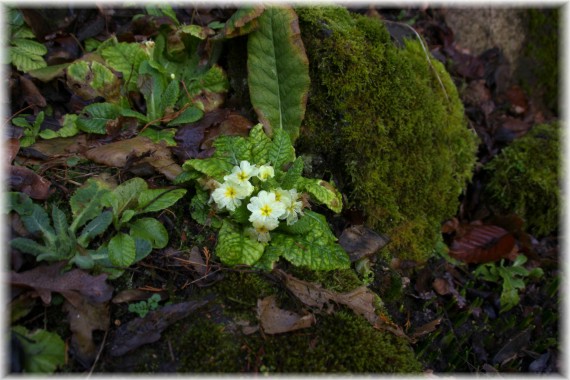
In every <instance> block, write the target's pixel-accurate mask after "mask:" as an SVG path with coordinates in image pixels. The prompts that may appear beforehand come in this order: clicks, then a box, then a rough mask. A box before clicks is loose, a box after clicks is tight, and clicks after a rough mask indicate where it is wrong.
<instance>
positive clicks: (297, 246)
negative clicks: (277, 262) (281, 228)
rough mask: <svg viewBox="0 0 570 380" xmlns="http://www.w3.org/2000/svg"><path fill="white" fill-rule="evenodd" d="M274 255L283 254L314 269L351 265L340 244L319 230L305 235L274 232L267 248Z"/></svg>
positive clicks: (297, 264) (300, 264)
mask: <svg viewBox="0 0 570 380" xmlns="http://www.w3.org/2000/svg"><path fill="white" fill-rule="evenodd" d="M267 250H269V254H270V255H273V256H283V257H284V258H285V259H287V260H288V261H289V262H291V263H292V264H294V265H296V266H304V267H307V268H309V269H312V270H326V271H328V270H334V269H344V268H349V267H350V258H349V257H348V254H347V253H346V252H345V251H344V249H342V247H341V246H340V245H338V244H337V243H334V242H332V241H331V240H328V239H324V238H323V236H322V235H320V234H319V233H318V232H317V231H313V232H311V233H307V234H303V235H294V236H293V235H287V234H283V233H279V232H275V233H273V234H272V238H271V244H270V245H269V247H268V248H267Z"/></svg>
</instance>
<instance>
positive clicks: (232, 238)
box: [177, 124, 350, 270]
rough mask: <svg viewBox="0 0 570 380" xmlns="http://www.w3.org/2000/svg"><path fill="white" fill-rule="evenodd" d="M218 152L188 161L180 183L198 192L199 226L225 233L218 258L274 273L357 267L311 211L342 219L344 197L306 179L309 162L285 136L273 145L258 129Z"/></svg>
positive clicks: (224, 139) (223, 142) (195, 212)
mask: <svg viewBox="0 0 570 380" xmlns="http://www.w3.org/2000/svg"><path fill="white" fill-rule="evenodd" d="M214 147H215V148H216V150H215V152H214V154H213V155H212V156H211V157H209V158H204V159H191V160H188V161H186V162H185V163H184V165H183V169H184V172H183V173H182V174H181V175H180V176H179V178H177V181H178V182H179V183H180V182H184V181H193V183H194V185H195V186H196V195H195V196H194V198H193V199H192V202H191V208H192V210H191V211H192V216H193V217H194V219H196V220H197V221H198V222H200V223H202V224H208V225H210V226H212V227H221V228H220V231H219V233H218V242H217V245H216V255H217V257H218V258H219V259H220V260H221V261H222V263H224V264H225V265H229V266H235V265H250V266H254V267H257V268H260V269H264V270H271V269H272V268H273V266H274V264H275V263H276V262H277V261H278V260H279V258H280V257H283V258H285V259H286V260H288V261H289V262H291V263H293V264H294V265H299V266H305V267H308V268H310V269H315V270H333V269H340V268H348V267H349V266H350V260H349V257H348V255H347V253H346V252H345V251H344V250H343V249H342V247H341V246H340V245H339V244H338V243H337V239H336V237H335V236H334V234H333V233H332V231H331V230H330V227H329V225H328V223H327V222H326V219H325V217H324V216H323V215H320V214H318V213H316V212H313V211H310V210H306V207H307V206H309V200H311V201H313V202H316V203H319V204H323V205H325V206H327V207H328V208H329V209H331V210H332V211H334V212H340V211H341V209H342V198H341V197H340V193H339V192H338V191H337V190H336V189H335V188H334V186H333V185H332V184H330V183H328V182H326V181H323V180H317V179H308V178H304V177H302V175H301V173H302V171H303V161H302V160H301V159H296V157H295V149H294V148H293V145H292V143H291V140H290V139H289V136H288V135H287V134H286V133H285V132H284V131H281V130H276V131H274V134H273V138H269V137H268V136H267V135H266V134H265V132H264V131H263V127H262V125H261V124H258V125H256V126H255V127H253V129H252V130H251V132H250V134H249V136H248V137H242V136H220V137H218V138H217V139H216V141H215V142H214ZM286 168H288V169H286ZM289 171H291V172H289ZM206 210H208V212H207V217H206V212H205V211H206ZM296 242H299V244H297V243H296Z"/></svg>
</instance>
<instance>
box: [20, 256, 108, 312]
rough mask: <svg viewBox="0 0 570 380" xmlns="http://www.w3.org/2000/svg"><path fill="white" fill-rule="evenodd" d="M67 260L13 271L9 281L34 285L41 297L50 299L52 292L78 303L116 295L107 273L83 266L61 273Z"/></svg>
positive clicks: (100, 300)
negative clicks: (88, 270)
mask: <svg viewBox="0 0 570 380" xmlns="http://www.w3.org/2000/svg"><path fill="white" fill-rule="evenodd" d="M64 266H65V262H57V263H54V264H51V265H41V266H37V267H35V268H34V269H31V270H29V271H26V272H21V273H16V272H11V274H10V283H11V284H12V285H13V286H21V287H27V288H32V289H34V290H35V291H36V292H37V293H38V295H39V296H40V298H41V299H42V301H43V302H44V303H46V304H49V303H50V302H51V293H52V292H57V293H60V294H61V295H63V296H64V297H65V298H66V299H67V300H68V301H69V302H70V303H71V304H73V305H74V306H76V307H79V305H81V302H82V300H83V299H84V298H85V299H87V300H88V301H89V302H92V303H101V302H106V301H108V300H110V299H111V297H112V295H113V287H112V286H111V285H109V284H107V283H106V282H105V280H106V279H107V275H106V274H100V275H98V276H91V275H90V274H88V273H86V272H84V271H83V270H81V269H72V270H70V271H69V272H64V273H62V269H63V267H64Z"/></svg>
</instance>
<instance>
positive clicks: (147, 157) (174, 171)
mask: <svg viewBox="0 0 570 380" xmlns="http://www.w3.org/2000/svg"><path fill="white" fill-rule="evenodd" d="M85 157H86V158H88V159H89V160H91V161H94V162H96V163H98V164H103V165H107V166H111V167H116V168H125V169H126V168H128V167H129V166H132V167H136V166H140V165H145V164H146V165H150V166H152V167H153V168H154V169H155V170H156V171H157V172H159V173H161V174H163V175H164V176H165V177H166V178H167V179H169V180H171V181H172V180H174V178H176V176H178V174H180V173H182V168H181V167H180V165H178V164H177V163H176V162H174V161H173V160H172V155H171V152H170V149H169V148H168V147H167V146H165V145H162V144H157V143H154V142H152V140H150V139H149V138H147V137H143V136H137V137H134V138H132V139H127V140H121V141H116V142H113V143H110V144H107V145H103V146H99V147H97V148H93V149H90V150H88V151H87V152H85ZM129 168H130V167H129Z"/></svg>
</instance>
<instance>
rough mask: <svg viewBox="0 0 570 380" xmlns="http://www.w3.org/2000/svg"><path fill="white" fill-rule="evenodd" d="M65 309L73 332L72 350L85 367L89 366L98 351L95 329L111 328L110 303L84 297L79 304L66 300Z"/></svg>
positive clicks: (104, 329) (105, 329)
mask: <svg viewBox="0 0 570 380" xmlns="http://www.w3.org/2000/svg"><path fill="white" fill-rule="evenodd" d="M63 310H64V311H67V313H68V314H67V317H68V319H69V328H70V330H71V332H72V333H73V335H72V337H71V346H70V351H71V353H72V354H73V356H74V358H75V359H76V360H77V361H78V362H79V363H81V365H83V367H85V368H89V367H90V366H91V365H92V364H93V361H94V360H95V357H96V356H97V351H98V347H97V345H96V344H95V342H93V331H94V330H102V331H107V330H108V329H109V318H110V314H109V304H108V302H104V303H91V302H89V301H87V300H86V299H85V298H82V299H80V300H79V303H78V304H77V305H72V304H71V303H70V302H65V303H64V305H63Z"/></svg>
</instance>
